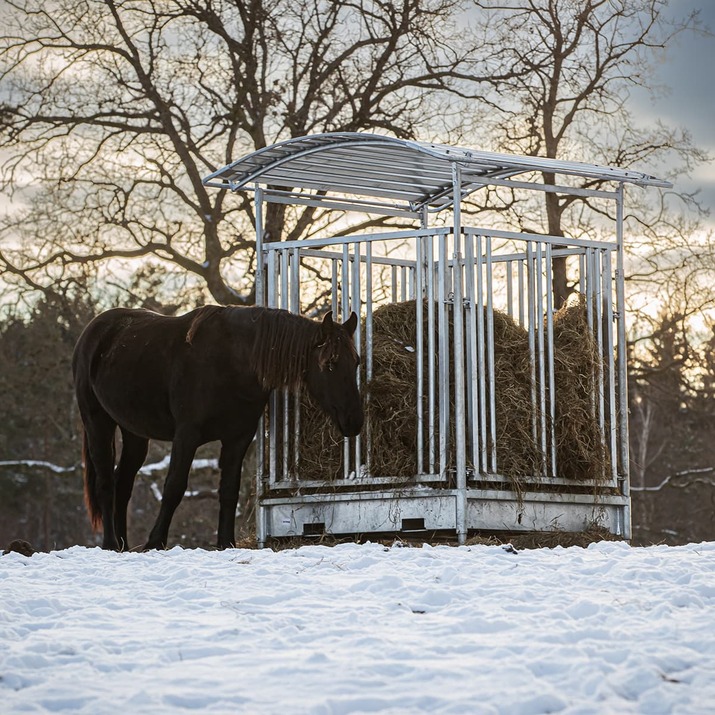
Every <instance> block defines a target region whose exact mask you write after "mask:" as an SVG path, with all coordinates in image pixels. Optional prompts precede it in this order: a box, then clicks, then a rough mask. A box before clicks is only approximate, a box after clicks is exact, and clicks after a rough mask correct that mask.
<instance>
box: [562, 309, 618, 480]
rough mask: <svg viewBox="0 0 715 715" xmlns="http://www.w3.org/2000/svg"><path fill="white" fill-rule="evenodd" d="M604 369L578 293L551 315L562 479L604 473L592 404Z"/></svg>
mask: <svg viewBox="0 0 715 715" xmlns="http://www.w3.org/2000/svg"><path fill="white" fill-rule="evenodd" d="M604 369H605V364H604V360H603V358H602V357H601V355H600V354H599V351H598V344H597V342H596V338H595V336H594V333H593V330H592V329H590V328H589V326H588V317H587V312H586V300H585V298H584V296H582V295H579V296H578V298H577V300H576V301H574V302H572V303H569V304H566V305H564V306H563V307H562V308H560V309H559V310H558V311H557V312H556V314H555V315H554V381H555V384H556V421H555V430H556V464H557V468H558V474H559V476H561V477H564V478H566V479H572V480H574V481H585V480H589V479H593V480H596V481H597V482H598V481H603V480H605V479H606V476H607V474H608V469H609V460H608V454H607V451H606V449H605V444H604V441H603V435H602V433H601V428H600V425H599V421H598V417H597V411H596V404H595V399H596V396H597V395H598V390H597V385H598V380H599V375H602V374H603V370H604Z"/></svg>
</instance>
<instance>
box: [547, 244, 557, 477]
mask: <svg viewBox="0 0 715 715" xmlns="http://www.w3.org/2000/svg"><path fill="white" fill-rule="evenodd" d="M544 258H545V260H544V268H545V272H546V287H545V293H546V362H547V366H548V375H549V384H548V391H549V449H550V451H551V459H550V460H549V464H550V467H551V476H552V477H555V476H556V475H557V473H558V472H557V464H556V378H555V374H554V297H553V293H554V276H553V264H552V261H553V256H552V250H551V244H550V243H547V244H546V250H545V257H544Z"/></svg>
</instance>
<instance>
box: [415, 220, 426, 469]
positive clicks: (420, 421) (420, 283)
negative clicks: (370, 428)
mask: <svg viewBox="0 0 715 715" xmlns="http://www.w3.org/2000/svg"><path fill="white" fill-rule="evenodd" d="M425 214H426V212H423V216H422V221H423V225H424V222H425V221H426V215H425ZM423 243H424V239H423V238H418V239H416V240H415V266H416V270H415V330H416V335H415V359H416V361H417V387H416V389H417V474H423V473H424V466H425V465H424V457H425V455H424V379H425V375H424V296H423V291H424V268H425V267H424V257H423V248H424V246H423Z"/></svg>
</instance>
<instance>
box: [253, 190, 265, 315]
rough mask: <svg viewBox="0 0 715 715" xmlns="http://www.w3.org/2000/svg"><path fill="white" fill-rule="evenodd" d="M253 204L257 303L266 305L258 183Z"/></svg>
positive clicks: (261, 212)
mask: <svg viewBox="0 0 715 715" xmlns="http://www.w3.org/2000/svg"><path fill="white" fill-rule="evenodd" d="M253 205H254V211H255V214H256V278H255V283H256V286H255V287H256V300H255V303H256V305H265V295H264V286H263V273H264V270H263V268H264V266H263V189H262V188H261V187H260V185H259V184H256V188H255V192H254V195H253Z"/></svg>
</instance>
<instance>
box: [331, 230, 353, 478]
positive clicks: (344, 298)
mask: <svg viewBox="0 0 715 715" xmlns="http://www.w3.org/2000/svg"><path fill="white" fill-rule="evenodd" d="M341 288H342V295H341V296H340V298H341V300H340V314H341V319H342V320H343V321H345V320H347V319H348V315H349V313H350V246H349V245H348V244H347V243H344V244H343V281H342V285H341ZM334 317H336V316H334ZM349 476H350V440H349V439H348V438H347V437H343V479H348V478H349Z"/></svg>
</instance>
